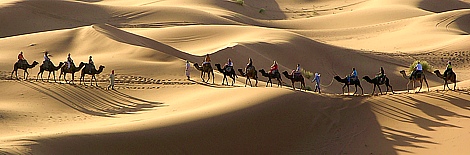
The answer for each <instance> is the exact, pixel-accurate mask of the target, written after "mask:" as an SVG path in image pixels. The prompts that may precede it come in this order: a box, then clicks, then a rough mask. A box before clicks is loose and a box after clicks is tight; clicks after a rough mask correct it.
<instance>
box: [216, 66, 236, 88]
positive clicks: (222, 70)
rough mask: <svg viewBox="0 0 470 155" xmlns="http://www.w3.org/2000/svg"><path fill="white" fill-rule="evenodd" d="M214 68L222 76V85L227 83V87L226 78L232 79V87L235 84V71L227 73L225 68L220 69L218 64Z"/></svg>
mask: <svg viewBox="0 0 470 155" xmlns="http://www.w3.org/2000/svg"><path fill="white" fill-rule="evenodd" d="M215 66H216V67H217V70H218V71H219V72H220V73H222V74H224V78H223V79H222V85H224V81H226V82H227V86H228V79H227V76H228V77H230V78H232V86H233V84H234V83H235V78H237V74H235V70H234V69H233V67H232V69H231V70H230V71H227V67H226V66H224V68H221V66H220V64H215Z"/></svg>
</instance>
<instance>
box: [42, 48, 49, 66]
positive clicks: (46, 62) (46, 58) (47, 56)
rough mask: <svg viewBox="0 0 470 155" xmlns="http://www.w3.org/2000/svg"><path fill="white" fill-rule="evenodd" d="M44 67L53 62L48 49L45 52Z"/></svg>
mask: <svg viewBox="0 0 470 155" xmlns="http://www.w3.org/2000/svg"><path fill="white" fill-rule="evenodd" d="M43 63H44V67H46V68H47V67H49V63H51V59H49V53H48V52H47V51H46V52H44V62H43Z"/></svg>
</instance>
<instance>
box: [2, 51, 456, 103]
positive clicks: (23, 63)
mask: <svg viewBox="0 0 470 155" xmlns="http://www.w3.org/2000/svg"><path fill="white" fill-rule="evenodd" d="M49 56H50V55H49V54H48V52H45V53H44V61H43V63H42V64H41V65H40V67H39V72H38V74H37V78H36V81H38V80H39V78H40V79H41V80H42V81H43V80H44V79H43V73H44V71H47V72H48V73H49V74H48V76H47V80H48V81H49V80H50V76H51V73H52V76H53V80H54V82H57V81H56V78H55V71H58V70H59V69H60V74H59V80H60V78H61V77H62V76H63V80H64V81H65V82H66V83H70V84H74V80H75V79H74V74H75V72H79V71H81V74H80V84H82V81H83V84H84V85H86V84H85V75H91V78H90V84H91V85H93V79H94V80H95V85H96V86H98V82H97V79H96V75H97V74H100V73H101V72H103V70H104V68H105V67H104V66H103V65H100V66H99V67H98V69H96V68H95V65H94V62H93V60H92V56H90V57H89V60H88V63H84V62H80V64H79V65H78V66H76V65H75V64H74V62H73V60H72V58H71V57H70V53H69V54H68V56H67V61H65V62H59V64H58V65H57V66H55V65H54V63H52V61H51V60H50V59H49ZM38 64H39V63H38V62H37V61H34V62H33V63H32V64H29V63H28V61H27V60H26V59H25V58H24V56H23V52H20V54H19V55H18V61H17V62H16V63H15V64H14V66H13V71H12V72H11V79H13V74H14V75H15V77H16V79H17V80H19V77H18V69H22V70H24V79H25V80H27V79H28V75H29V73H28V69H31V68H34V67H35V66H37V65H38ZM193 65H194V67H195V68H196V69H197V70H198V71H200V72H201V79H202V82H206V83H209V82H210V80H211V79H212V84H214V71H213V70H214V69H213V68H212V65H211V59H210V55H209V54H207V55H206V56H205V58H204V61H203V62H202V66H200V65H199V64H198V63H194V64H193ZM215 66H216V69H217V71H219V72H220V73H222V74H223V76H224V77H223V79H222V85H227V86H228V85H229V79H231V84H230V85H231V86H233V85H234V84H235V81H236V78H237V77H238V75H237V74H236V71H235V69H234V67H233V62H232V60H231V59H228V61H227V63H226V64H225V65H224V66H222V65H221V64H215ZM189 67H190V64H189V61H186V76H187V77H188V80H189V79H190V76H189ZM237 70H238V72H239V75H240V76H242V77H245V78H246V80H245V87H246V86H247V85H250V86H251V87H253V85H254V87H257V86H258V72H259V73H261V75H262V76H264V77H266V78H268V80H267V82H266V87H268V86H269V84H271V85H270V86H271V87H272V85H273V79H275V80H276V81H277V86H278V87H282V85H283V81H282V76H281V74H282V75H284V77H285V78H287V79H289V80H290V81H291V84H292V88H293V90H295V89H296V87H295V83H297V82H299V83H300V91H302V89H304V90H306V86H305V78H304V75H302V72H301V68H300V64H297V67H296V69H295V70H292V72H291V73H290V74H289V72H287V71H284V72H282V73H281V72H279V70H278V64H277V62H276V61H274V62H273V64H272V65H271V68H270V70H269V71H267V70H264V69H260V70H256V67H255V66H254V65H253V60H252V59H251V58H249V59H248V64H247V65H246V67H245V68H244V69H243V68H238V69H237ZM67 73H70V74H71V77H72V79H71V80H67V78H66V76H67ZM434 73H435V74H436V76H437V77H439V78H440V79H443V80H444V90H445V89H446V87H447V88H448V89H449V90H450V89H451V88H450V87H449V83H454V88H453V90H455V88H456V85H457V84H456V83H457V76H456V74H455V72H453V70H452V64H451V62H450V61H449V62H448V64H447V67H446V71H445V72H444V74H441V72H440V71H439V70H435V71H434ZM206 74H207V79H206ZM400 74H402V75H403V78H405V79H406V80H408V83H407V84H406V89H407V92H409V85H410V84H412V88H413V89H414V88H415V85H416V82H419V83H420V85H419V89H418V92H420V91H421V88H422V87H423V82H424V83H425V84H426V87H427V89H428V91H429V86H428V82H427V79H426V75H425V74H424V72H423V66H422V64H421V63H420V62H419V61H417V64H416V65H415V66H414V68H413V72H412V73H411V74H410V75H406V72H405V70H402V71H400ZM333 79H334V80H336V81H337V82H339V83H342V84H343V86H342V92H343V94H345V93H347V94H348V95H349V94H350V91H349V87H350V86H354V87H355V91H354V93H353V95H355V94H356V93H357V91H358V87H359V88H360V89H361V94H362V95H363V94H364V90H363V88H362V85H361V79H360V78H359V77H358V74H357V71H356V68H352V73H351V74H349V75H346V76H345V77H344V78H341V77H340V76H334V77H333ZM252 80H254V81H253V82H252ZM362 80H365V81H366V82H368V83H371V84H372V85H373V90H372V95H374V94H375V89H376V88H378V90H379V93H380V94H383V92H382V89H381V87H380V86H381V85H385V87H386V90H385V94H387V93H388V92H389V90H390V92H391V93H392V94H394V93H395V92H394V91H393V87H392V85H391V84H390V79H389V78H388V77H387V76H386V74H385V71H384V69H383V67H380V72H379V73H377V74H376V76H375V77H374V78H372V77H369V76H363V77H362ZM312 82H316V86H315V90H314V91H315V92H316V91H317V90H318V92H319V93H320V74H318V73H315V77H314V79H313V80H312ZM332 82H333V81H332ZM345 88H347V92H345ZM389 88H390V89H389ZM377 95H378V93H377Z"/></svg>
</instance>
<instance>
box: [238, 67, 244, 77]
mask: <svg viewBox="0 0 470 155" xmlns="http://www.w3.org/2000/svg"><path fill="white" fill-rule="evenodd" d="M237 70H238V72H240V75H242V76H245V73H244V72H243V69H241V68H238V69H237Z"/></svg>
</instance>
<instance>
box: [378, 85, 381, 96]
mask: <svg viewBox="0 0 470 155" xmlns="http://www.w3.org/2000/svg"><path fill="white" fill-rule="evenodd" d="M377 87H379V92H380V95H382V88H380V85H377Z"/></svg>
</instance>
